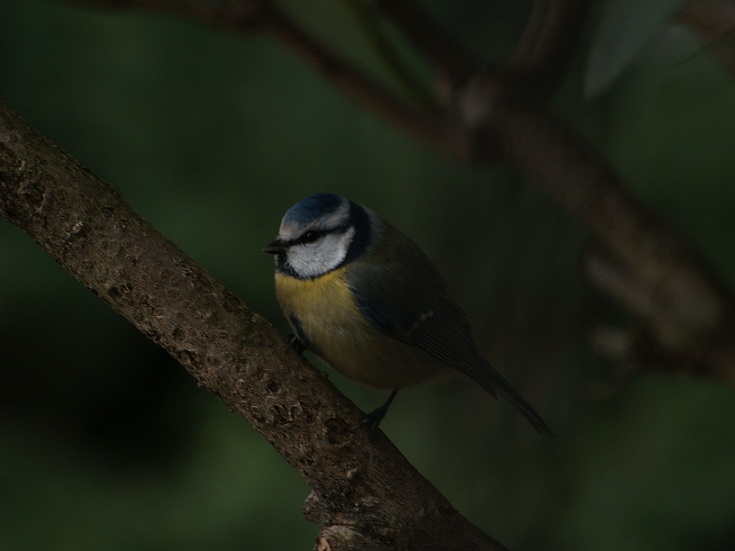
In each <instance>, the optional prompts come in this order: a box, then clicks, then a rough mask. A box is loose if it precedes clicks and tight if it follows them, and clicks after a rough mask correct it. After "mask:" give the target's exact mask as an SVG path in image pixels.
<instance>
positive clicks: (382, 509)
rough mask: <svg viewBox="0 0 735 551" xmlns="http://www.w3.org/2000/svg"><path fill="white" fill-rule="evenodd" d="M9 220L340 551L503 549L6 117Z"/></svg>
mask: <svg viewBox="0 0 735 551" xmlns="http://www.w3.org/2000/svg"><path fill="white" fill-rule="evenodd" d="M0 217H2V218H3V219H5V220H8V221H9V222H11V223H13V224H15V225H16V226H18V227H19V228H21V229H22V230H24V231H25V232H27V233H28V234H29V235H30V236H31V237H32V238H33V239H35V240H36V241H37V242H38V243H39V244H40V245H41V246H42V247H43V248H44V249H46V251H48V252H49V253H50V254H51V255H52V256H53V257H54V258H55V259H56V260H57V261H58V262H59V263H60V264H61V265H62V266H63V267H64V268H65V269H66V270H67V271H68V272H69V273H71V274H72V275H73V276H74V277H75V278H76V279H78V280H79V281H80V282H81V283H82V284H84V285H85V286H86V287H88V288H89V289H90V290H92V292H93V293H95V294H96V295H97V296H98V297H99V298H101V299H102V300H104V301H105V302H107V303H108V304H109V305H110V306H111V307H112V308H113V309H114V310H115V311H117V312H118V313H120V314H121V315H122V316H124V317H125V318H126V319H128V320H129V321H130V322H131V323H133V324H134V325H135V326H136V327H137V328H138V329H139V330H140V331H141V332H142V333H143V334H144V335H146V336H147V337H148V338H150V339H151V340H153V341H154V342H155V343H157V344H158V345H159V346H161V347H162V348H164V349H165V350H166V351H167V352H169V353H170V354H171V355H172V356H173V357H174V358H176V359H177V360H178V361H179V362H180V363H181V364H182V365H183V366H184V367H185V368H186V369H187V370H188V371H189V373H191V374H192V375H193V376H194V377H195V378H196V380H197V381H198V383H199V385H200V386H202V387H204V388H206V389H207V390H209V391H210V392H213V393H214V394H215V395H217V396H218V397H219V398H220V399H221V400H222V401H223V402H225V404H227V406H228V407H229V408H230V409H232V410H233V411H236V412H237V413H239V414H240V415H242V416H243V417H244V418H245V419H247V420H248V421H249V422H250V423H252V425H253V426H254V427H255V428H256V429H257V430H258V431H259V432H260V433H261V434H262V435H263V436H264V437H265V438H266V439H267V440H268V441H269V442H270V443H271V444H272V445H273V446H274V447H275V448H276V449H277V450H278V452H279V453H280V454H281V455H282V456H283V457H284V458H285V459H286V461H288V462H289V463H290V464H291V465H292V466H293V467H294V468H295V469H297V471H298V472H299V473H300V474H301V476H302V477H303V478H304V480H306V482H307V483H308V484H309V485H310V486H311V487H312V489H313V492H312V496H311V498H310V499H309V503H308V508H307V513H308V515H309V518H310V519H312V520H315V521H317V522H319V524H320V525H321V526H322V534H321V537H323V538H326V541H328V542H329V543H330V545H331V549H332V550H334V551H339V550H342V549H358V548H359V549H366V548H367V549H369V548H377V547H378V546H382V548H384V547H385V546H387V547H390V548H394V549H409V548H411V549H448V548H451V547H453V546H459V547H460V548H462V549H503V547H502V546H501V545H500V544H499V543H498V542H496V541H495V540H493V539H492V538H490V537H488V536H486V535H485V534H483V533H482V532H480V531H479V530H478V529H477V528H476V527H475V526H473V525H472V524H471V523H469V522H468V521H467V520H466V519H465V518H463V517H462V516H461V515H460V514H459V513H457V511H456V510H454V509H453V508H452V507H451V505H450V504H449V503H448V502H447V500H446V498H444V497H443V496H442V495H441V494H440V493H439V492H438V490H436V488H434V487H433V486H432V485H431V484H430V483H429V482H428V481H427V480H426V479H424V478H423V477H422V476H421V475H420V474H419V473H418V472H417V471H416V470H415V469H414V468H413V467H412V466H411V465H410V464H409V463H408V462H407V461H406V459H405V458H404V457H403V456H402V455H401V454H400V452H398V451H397V450H396V448H395V447H394V446H393V445H392V444H391V443H390V441H389V440H388V439H387V438H386V437H385V436H384V435H383V434H382V433H381V432H380V431H375V432H370V431H368V430H367V429H365V428H363V427H362V426H361V425H360V419H361V412H360V411H359V410H358V409H357V408H356V407H355V406H354V405H353V404H352V403H351V402H350V401H349V400H347V399H346V398H345V397H344V396H343V395H341V394H340V393H339V392H337V391H336V389H335V388H334V387H333V386H332V385H331V383H329V382H328V381H327V380H326V379H325V378H324V377H323V376H322V375H321V374H320V373H319V372H318V371H317V370H316V369H315V368H313V367H312V366H311V365H310V364H309V363H308V362H307V361H306V360H304V359H303V358H301V357H300V356H298V355H297V354H296V353H295V352H293V351H292V350H290V349H289V347H288V346H287V344H286V342H285V340H284V339H283V338H282V337H280V336H279V335H278V334H277V332H276V331H275V330H274V329H273V327H272V326H271V325H270V324H269V323H268V322H267V321H266V320H264V319H263V318H262V317H261V316H260V315H258V314H257V313H256V312H254V311H253V310H251V309H250V308H249V307H248V306H246V305H245V304H243V303H242V302H241V301H240V300H239V299H238V298H237V297H235V296H234V295H233V294H231V293H230V292H229V291H227V290H226V289H225V288H224V286H223V285H222V284H221V283H220V282H218V281H217V280H215V279H214V278H213V277H212V276H211V275H210V274H208V273H207V272H206V271H204V270H203V269H202V268H200V267H199V266H197V265H196V264H195V263H194V262H193V261H192V260H191V259H190V258H188V257H187V256H186V255H185V254H184V253H183V252H181V251H180V250H179V249H178V248H176V246H175V245H173V244H172V243H170V242H169V241H167V240H166V239H165V238H164V237H163V236H162V235H161V234H159V233H158V232H157V231H156V230H155V229H154V228H153V227H152V226H151V225H150V224H148V223H147V222H146V221H145V220H143V219H142V218H141V217H140V216H138V215H137V214H136V213H135V212H133V210H132V209H131V207H130V206H129V205H128V204H127V203H126V202H125V201H124V200H123V199H122V198H121V197H120V195H118V194H117V193H116V192H115V191H114V190H113V189H112V188H111V187H110V186H108V185H107V184H105V183H104V182H102V181H101V180H99V179H98V178H97V177H96V176H94V175H93V174H92V173H91V172H89V171H88V170H87V169H85V168H84V167H82V166H81V165H79V163H77V162H76V161H75V160H74V159H72V158H71V157H69V156H68V155H66V154H65V153H63V152H62V151H60V150H59V149H58V148H57V147H56V146H54V144H52V143H51V142H50V141H48V140H47V139H46V138H44V137H43V136H41V135H40V134H38V133H37V132H35V131H34V130H32V129H30V128H29V127H28V126H27V125H26V124H25V122H24V121H23V120H22V119H21V118H20V117H19V116H18V115H17V114H15V113H14V112H13V111H12V110H11V109H9V108H8V107H7V106H5V105H4V104H2V103H0ZM335 534H338V535H339V537H338V538H337V537H336V536H335ZM354 542H361V543H360V545H359V546H357V545H355V544H354Z"/></svg>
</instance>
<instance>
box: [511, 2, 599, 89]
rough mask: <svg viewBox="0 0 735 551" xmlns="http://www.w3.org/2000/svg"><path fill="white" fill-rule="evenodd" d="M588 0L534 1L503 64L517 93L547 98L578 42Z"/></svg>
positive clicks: (565, 70) (565, 69)
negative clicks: (507, 58) (515, 43)
mask: <svg viewBox="0 0 735 551" xmlns="http://www.w3.org/2000/svg"><path fill="white" fill-rule="evenodd" d="M588 4H589V1H588V0H536V1H535V2H534V5H533V10H532V12H531V14H530V15H529V17H528V22H527V24H526V29H525V30H524V32H523V35H522V36H521V38H520V40H519V41H518V44H517V45H516V49H515V51H514V52H513V54H512V55H511V56H510V58H509V60H508V63H507V65H506V67H505V70H506V73H508V74H509V75H510V77H511V79H512V80H513V86H514V88H515V89H516V90H517V92H518V93H520V94H524V95H525V96H526V97H527V98H528V99H529V100H532V101H533V100H543V101H548V100H549V99H551V96H552V95H553V93H554V92H555V91H556V88H557V86H558V85H559V83H560V82H561V80H562V79H563V78H564V76H565V75H566V73H567V69H568V68H569V64H570V63H571V61H572V59H573V57H574V52H575V51H576V49H577V46H578V44H579V40H580V37H581V35H582V29H583V26H584V22H585V20H586V15H587V7H588Z"/></svg>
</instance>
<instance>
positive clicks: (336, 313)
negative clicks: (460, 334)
mask: <svg viewBox="0 0 735 551" xmlns="http://www.w3.org/2000/svg"><path fill="white" fill-rule="evenodd" d="M345 269H346V268H340V269H337V270H334V271H332V272H330V273H328V274H326V275H324V276H322V277H319V278H315V279H310V280H303V279H296V278H294V277H290V276H288V275H284V274H279V273H276V297H277V298H278V302H279V303H280V305H281V308H282V309H283V313H284V315H285V316H286V318H287V319H288V321H289V323H290V324H291V327H292V329H293V330H294V332H295V333H297V334H298V333H301V334H302V335H303V336H304V337H305V338H306V339H307V341H308V343H305V344H308V346H309V347H310V348H311V349H312V350H313V351H314V352H315V353H316V354H318V355H319V356H320V357H321V358H322V359H324V360H325V361H326V362H327V363H329V364H330V365H331V366H332V367H333V368H334V369H336V370H338V371H340V372H342V373H343V374H344V375H346V376H347V377H349V378H351V379H354V380H356V381H360V382H362V383H363V384H366V385H368V386H373V387H377V388H403V387H406V386H410V385H413V384H416V383H418V382H421V381H425V380H428V379H433V378H436V376H437V374H438V373H439V372H443V371H444V370H445V368H446V366H444V365H443V364H441V363H440V362H437V360H436V359H435V358H432V357H430V356H429V355H428V354H426V353H425V352H423V351H421V350H419V349H418V348H416V347H414V346H409V345H406V344H404V343H402V342H401V341H399V340H397V339H394V338H391V337H388V336H386V335H384V334H383V333H381V332H380V331H378V330H377V329H375V328H374V327H373V326H372V325H371V324H370V323H369V322H368V321H367V320H366V319H365V318H364V316H363V315H362V313H361V312H360V310H359V308H358V307H357V305H356V304H355V300H354V297H353V296H352V292H351V291H350V288H349V285H348V283H347V279H346V274H345Z"/></svg>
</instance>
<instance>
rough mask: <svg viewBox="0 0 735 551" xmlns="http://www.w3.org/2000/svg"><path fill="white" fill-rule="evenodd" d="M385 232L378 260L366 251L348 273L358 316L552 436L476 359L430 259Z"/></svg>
mask: <svg viewBox="0 0 735 551" xmlns="http://www.w3.org/2000/svg"><path fill="white" fill-rule="evenodd" d="M387 231H390V232H392V233H393V235H389V236H388V238H389V246H387V247H385V248H384V249H383V251H381V256H380V257H377V255H375V253H367V255H366V258H364V259H363V262H362V263H361V265H360V267H359V269H355V270H350V272H349V276H348V280H349V281H350V287H351V290H352V293H353V296H354V297H355V301H356V303H357V306H358V307H359V309H360V311H361V312H362V314H363V315H364V316H365V317H366V318H367V319H368V320H369V321H370V323H371V324H372V325H373V326H374V327H375V328H376V329H377V330H378V331H380V332H381V333H383V334H385V335H388V336H390V337H393V338H395V339H398V340H400V341H402V342H405V343H406V344H410V345H413V346H417V347H418V348H420V349H421V350H424V351H425V352H427V353H429V354H430V355H432V356H434V357H435V358H437V359H439V360H441V361H442V362H444V363H445V364H447V365H448V366H450V367H452V368H454V369H457V370H458V371H461V372H463V373H465V374H466V375H468V376H469V377H470V378H472V379H473V380H474V381H475V382H477V383H478V384H480V386H482V387H483V388H484V389H485V390H486V391H487V392H488V393H490V394H491V395H492V396H495V397H497V395H498V393H500V394H502V395H503V396H504V397H505V398H506V399H508V400H509V401H510V402H511V403H513V404H514V405H515V406H516V407H517V408H518V410H519V411H520V412H521V413H522V414H523V415H524V416H525V417H526V418H527V419H528V420H529V421H530V422H531V424H532V425H533V426H534V427H535V428H536V430H538V431H540V432H546V433H549V434H551V431H550V430H549V428H548V426H547V425H546V423H545V422H544V420H543V419H542V418H541V416H540V415H539V414H538V413H537V412H536V410H535V409H534V408H533V407H532V406H531V405H530V404H529V403H528V402H527V401H526V400H525V399H524V398H523V396H522V395H521V394H520V393H519V392H518V391H517V390H515V388H513V386H512V385H511V384H510V383H509V382H508V381H507V380H506V379H505V377H503V376H502V375H501V374H500V373H498V372H497V371H496V370H495V369H493V367H492V366H491V365H490V364H488V363H487V362H486V361H485V360H484V359H483V358H482V357H481V356H480V355H479V353H478V351H477V347H476V346H475V343H474V341H473V339H472V330H471V328H470V324H469V321H468V320H467V317H466V316H465V314H464V312H463V311H462V310H461V309H460V308H459V306H457V305H456V304H455V302H454V300H453V299H452V298H451V296H450V293H449V288H448V286H447V284H446V283H445V282H444V280H443V279H442V277H441V275H440V274H439V272H438V271H437V269H436V267H435V266H434V264H433V263H432V262H431V260H429V258H428V257H426V256H425V255H424V253H423V252H422V251H421V250H420V249H419V248H418V246H417V245H416V244H414V243H413V242H412V241H411V240H410V239H408V238H407V237H406V236H404V235H403V234H402V233H400V232H399V231H398V230H395V229H394V228H392V227H390V226H388V227H387ZM385 253H388V254H387V255H385ZM383 255H385V256H383ZM406 262H411V265H410V266H406Z"/></svg>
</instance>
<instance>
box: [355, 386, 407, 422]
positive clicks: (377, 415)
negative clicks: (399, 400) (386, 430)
mask: <svg viewBox="0 0 735 551" xmlns="http://www.w3.org/2000/svg"><path fill="white" fill-rule="evenodd" d="M397 393H398V389H397V388H396V389H395V390H393V392H391V393H390V396H388V399H387V400H386V401H385V403H384V404H383V405H382V406H380V407H378V408H375V409H374V410H373V411H371V412H370V413H366V414H364V415H363V416H362V424H363V425H365V426H367V427H369V428H370V429H371V430H375V429H377V428H378V425H380V422H381V421H382V420H383V417H385V413H386V412H387V411H388V408H389V407H390V404H391V402H393V398H395V397H396V394H397Z"/></svg>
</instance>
